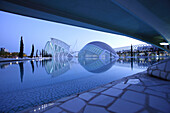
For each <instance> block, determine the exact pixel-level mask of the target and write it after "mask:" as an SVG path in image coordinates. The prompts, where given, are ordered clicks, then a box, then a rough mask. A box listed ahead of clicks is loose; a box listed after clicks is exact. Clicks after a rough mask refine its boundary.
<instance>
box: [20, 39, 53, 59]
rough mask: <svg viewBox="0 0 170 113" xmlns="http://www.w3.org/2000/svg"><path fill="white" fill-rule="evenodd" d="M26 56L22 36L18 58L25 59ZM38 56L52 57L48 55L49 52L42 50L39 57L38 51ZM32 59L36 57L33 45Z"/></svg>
mask: <svg viewBox="0 0 170 113" xmlns="http://www.w3.org/2000/svg"><path fill="white" fill-rule="evenodd" d="M23 55H24V42H23V37H22V36H21V40H20V52H19V55H18V57H19V58H23ZM38 56H42V57H52V55H51V54H48V53H47V51H45V50H44V49H42V51H39V55H38V49H37V50H36V57H38ZM29 57H30V58H33V57H34V44H32V50H31V54H30V56H29Z"/></svg>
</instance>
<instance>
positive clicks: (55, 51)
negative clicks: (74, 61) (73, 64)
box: [44, 38, 70, 59]
mask: <svg viewBox="0 0 170 113" xmlns="http://www.w3.org/2000/svg"><path fill="white" fill-rule="evenodd" d="M69 48H70V46H69V45H68V44H66V43H65V42H63V41H61V40H58V39H55V38H51V41H48V42H47V43H46V45H45V48H44V50H45V51H46V52H47V54H51V55H52V56H53V57H54V58H56V59H64V58H65V57H68V55H69Z"/></svg>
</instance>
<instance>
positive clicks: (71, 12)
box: [0, 0, 170, 52]
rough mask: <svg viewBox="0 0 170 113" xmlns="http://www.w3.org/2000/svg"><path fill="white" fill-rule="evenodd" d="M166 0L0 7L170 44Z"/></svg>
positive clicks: (30, 0) (15, 1)
mask: <svg viewBox="0 0 170 113" xmlns="http://www.w3.org/2000/svg"><path fill="white" fill-rule="evenodd" d="M169 6H170V1H169V0H163V1H162V0H50V1H49V0H1V1H0V10H2V11H7V12H11V13H15V14H19V15H24V16H29V17H34V18H38V19H43V20H48V21H53V22H59V23H64V24H68V25H73V26H78V27H83V28H88V29H93V30H98V31H103V32H108V33H115V34H120V35H125V36H129V37H131V38H135V39H138V40H141V41H144V42H147V43H150V44H153V45H155V46H157V47H159V48H162V49H164V50H167V51H168V52H170V50H169V49H167V48H166V47H165V46H161V45H160V43H161V42H167V43H169V44H170V15H169V12H170V7H169Z"/></svg>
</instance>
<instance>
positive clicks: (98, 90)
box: [90, 87, 106, 93]
mask: <svg viewBox="0 0 170 113" xmlns="http://www.w3.org/2000/svg"><path fill="white" fill-rule="evenodd" d="M105 89H106V88H102V87H101V88H97V89H94V90H91V91H90V92H94V93H99V92H102V91H103V90H105Z"/></svg>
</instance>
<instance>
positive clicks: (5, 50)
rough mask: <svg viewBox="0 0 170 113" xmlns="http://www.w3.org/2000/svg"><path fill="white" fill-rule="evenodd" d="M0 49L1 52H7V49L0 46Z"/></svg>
mask: <svg viewBox="0 0 170 113" xmlns="http://www.w3.org/2000/svg"><path fill="white" fill-rule="evenodd" d="M0 51H2V52H8V49H5V48H1V49H0Z"/></svg>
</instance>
